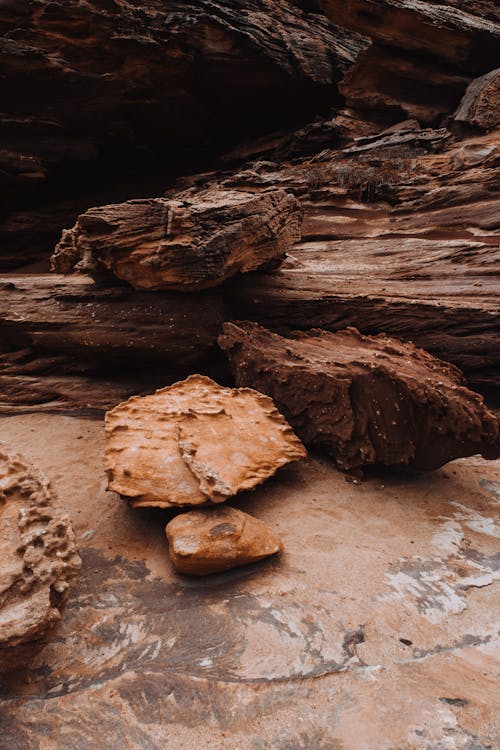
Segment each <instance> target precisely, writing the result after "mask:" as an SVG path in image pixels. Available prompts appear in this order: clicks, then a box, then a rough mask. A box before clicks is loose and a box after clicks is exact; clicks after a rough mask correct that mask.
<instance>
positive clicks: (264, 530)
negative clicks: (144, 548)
mask: <svg viewBox="0 0 500 750" xmlns="http://www.w3.org/2000/svg"><path fill="white" fill-rule="evenodd" d="M165 532H166V534H167V539H168V545H169V546H168V554H169V557H170V560H171V561H172V564H173V566H174V568H175V569H176V570H178V571H179V573H188V574H189V575H194V576H204V575H208V574H209V573H219V572H221V571H223V570H229V569H230V568H234V567H236V566H237V565H246V564H248V563H252V562H258V561H259V560H262V559H264V558H265V557H269V556H270V555H275V554H276V553H277V552H280V551H281V550H282V549H283V544H282V542H281V540H280V539H279V538H278V537H277V536H276V534H275V533H274V532H273V531H272V530H271V529H270V528H269V526H267V525H266V524H265V523H264V522H263V521H260V520H259V519H258V518H254V517H253V516H250V515H249V514H248V513H244V512H243V511H241V510H237V509H236V508H230V507H227V506H224V507H222V508H210V509H208V508H207V509H206V510H193V511H190V512H189V513H182V514H181V515H179V516H176V518H174V519H173V520H172V521H170V522H169V523H168V524H167V526H166V529H165Z"/></svg>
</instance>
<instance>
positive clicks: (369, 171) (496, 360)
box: [224, 122, 500, 389]
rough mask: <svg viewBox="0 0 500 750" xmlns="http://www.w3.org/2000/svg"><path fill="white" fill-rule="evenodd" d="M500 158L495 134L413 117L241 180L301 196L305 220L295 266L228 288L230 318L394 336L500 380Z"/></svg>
mask: <svg viewBox="0 0 500 750" xmlns="http://www.w3.org/2000/svg"><path fill="white" fill-rule="evenodd" d="M499 157H500V151H499V148H498V135H497V134H496V132H492V133H490V134H488V135H480V136H474V137H470V138H467V139H465V140H461V139H457V138H456V137H454V136H452V135H451V134H449V133H447V131H446V130H444V129H439V130H431V129H425V130H420V129H419V128H418V126H416V125H415V123H411V122H407V123H401V125H400V127H399V129H398V130H395V129H391V131H387V130H386V131H384V132H382V133H379V134H378V135H371V136H363V137H361V138H358V139H357V140H356V141H355V143H354V144H353V145H351V146H349V147H348V148H343V149H341V150H338V149H331V150H324V151H322V152H321V153H320V154H318V155H317V156H316V157H315V158H314V159H307V160H306V159H304V160H302V161H301V162H295V163H294V164H284V165H283V164H281V165H276V166H275V168H274V169H269V170H264V169H263V170H261V171H257V170H254V171H253V173H251V172H250V170H246V171H244V172H241V173H240V174H239V175H234V176H233V177H232V178H231V183H232V184H233V185H234V186H238V187H239V188H240V189H245V188H247V186H248V187H249V186H250V185H252V187H253V189H260V190H262V189H265V188H267V187H271V186H274V188H275V187H276V186H277V185H282V186H283V187H284V188H286V189H287V190H290V191H292V192H294V193H295V194H296V195H298V196H299V198H300V200H301V202H302V204H303V205H304V207H305V217H304V221H303V224H302V241H301V243H299V244H297V245H295V246H294V247H293V248H292V250H291V254H292V256H293V261H289V262H286V263H285V264H283V266H282V267H281V268H280V270H279V272H276V273H273V274H266V275H265V276H262V277H260V278H259V279H256V278H252V276H251V275H249V276H247V277H243V278H241V279H238V280H237V282H235V283H233V282H232V281H229V282H228V283H227V284H226V286H225V288H224V296H225V302H226V308H227V310H228V317H229V316H230V317H231V318H232V319H233V320H254V321H256V322H258V323H261V324H262V325H264V326H266V327H268V328H271V329H272V330H275V331H277V332H278V333H284V334H285V335H286V334H287V333H288V332H290V331H291V330H296V329H301V330H307V329H310V328H314V327H318V328H323V329H326V330H329V331H337V330H342V329H343V328H346V327H347V326H355V327H357V328H359V329H360V330H362V331H363V332H364V333H369V334H377V333H387V334H389V335H391V336H395V337H397V338H400V339H403V340H410V341H414V342H415V343H416V344H417V345H418V346H421V347H423V348H425V349H426V350H428V351H429V352H431V353H432V354H435V355H436V356H438V357H441V358H443V359H446V360H449V361H450V362H452V363H453V364H455V365H457V366H458V367H459V368H460V369H461V370H463V372H464V373H465V375H466V377H467V379H468V380H469V382H470V383H471V384H472V385H473V386H474V387H476V388H481V389H482V388H490V387H497V386H498V384H499V383H500V378H499V373H500V318H499V316H498V310H499V307H500V283H499V274H500V240H499V235H498V229H499V228H500V194H499V185H500V179H499V167H500V158H499ZM247 189H248V188H247Z"/></svg>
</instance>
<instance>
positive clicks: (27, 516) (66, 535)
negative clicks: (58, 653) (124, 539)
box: [0, 444, 81, 671]
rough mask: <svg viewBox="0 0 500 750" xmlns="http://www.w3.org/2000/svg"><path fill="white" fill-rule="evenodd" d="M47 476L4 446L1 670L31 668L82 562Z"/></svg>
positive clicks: (0, 474)
mask: <svg viewBox="0 0 500 750" xmlns="http://www.w3.org/2000/svg"><path fill="white" fill-rule="evenodd" d="M53 501H54V497H53V492H52V490H51V489H50V487H49V483H48V481H47V479H46V478H45V476H44V475H43V474H42V473H41V472H40V471H38V470H37V469H36V468H35V467H33V466H31V465H30V464H29V463H28V462H27V461H25V459H24V458H22V457H21V456H18V455H11V454H10V453H9V452H8V449H7V448H6V447H5V446H3V445H1V444H0V548H1V550H2V553H1V556H0V671H6V670H10V669H13V668H16V667H19V666H21V665H23V664H26V663H27V662H28V661H29V660H30V659H31V658H32V656H33V655H34V653H35V652H36V651H37V650H38V649H39V648H41V647H42V646H43V645H44V643H45V641H46V639H47V637H48V635H49V634H50V631H51V630H52V628H53V627H54V626H55V625H56V624H57V623H58V622H59V620H60V619H61V612H62V609H63V606H64V604H65V602H66V599H67V597H68V594H69V590H70V586H71V584H72V583H73V582H74V580H75V578H76V576H77V574H78V571H79V570H80V566H81V560H80V557H79V555H78V551H77V548H76V544H75V534H74V532H73V529H72V527H71V523H70V521H69V519H68V518H67V517H66V516H63V515H60V514H59V513H57V512H56V511H55V510H54V509H53V507H52V505H53Z"/></svg>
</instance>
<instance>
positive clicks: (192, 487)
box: [105, 375, 306, 508]
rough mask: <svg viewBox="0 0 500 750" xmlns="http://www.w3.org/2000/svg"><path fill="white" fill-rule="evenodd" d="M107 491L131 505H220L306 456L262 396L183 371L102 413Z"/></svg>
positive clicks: (277, 413)
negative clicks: (148, 393) (147, 393)
mask: <svg viewBox="0 0 500 750" xmlns="http://www.w3.org/2000/svg"><path fill="white" fill-rule="evenodd" d="M105 425H106V453H105V468H106V471H107V473H108V479H109V484H108V489H110V490H113V491H115V492H118V493H120V495H124V496H125V497H127V498H129V499H130V501H131V504H132V505H133V506H134V507H145V506H156V507H160V508H169V507H176V506H186V505H210V504H212V503H221V502H224V500H227V498H228V497H231V496H232V495H235V494H236V493H237V492H240V491H241V490H250V489H252V488H253V487H255V486H256V485H258V484H260V483H261V482H263V481H264V480H265V479H267V478H268V477H270V476H272V475H273V474H274V473H275V472H276V471H277V469H279V468H280V467H281V466H284V465H285V464H287V463H289V462H290V461H296V460H298V459H300V458H303V457H304V456H305V455H306V451H305V448H304V447H303V445H302V443H301V442H300V440H299V439H298V438H297V437H296V436H295V434H294V433H293V430H292V429H291V427H290V426H289V425H288V424H287V423H286V422H285V420H284V419H283V417H282V416H281V414H279V412H278V411H277V410H276V408H275V406H274V404H273V402H272V401H271V399H270V398H268V397H267V396H264V395H262V394H261V393H257V392H256V391H253V390H251V389H249V388H241V389H234V388H223V387H222V386H220V385H218V384H217V383H215V382H214V381H213V380H211V379H210V378H207V377H205V376H203V375H191V376H190V377H189V378H187V379H186V380H183V381H182V382H180V383H174V385H171V386H169V387H167V388H162V389H160V390H158V391H156V393H153V394H152V395H151V396H144V397H142V398H140V397H137V396H134V397H132V398H130V399H129V400H128V401H125V402H124V403H123V404H119V405H118V406H117V407H115V408H114V409H112V411H110V412H108V413H107V414H106V420H105Z"/></svg>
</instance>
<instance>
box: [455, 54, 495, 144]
mask: <svg viewBox="0 0 500 750" xmlns="http://www.w3.org/2000/svg"><path fill="white" fill-rule="evenodd" d="M454 119H455V120H456V122H463V123H467V124H468V125H472V126H474V127H477V128H480V129H481V130H493V129H494V128H496V127H498V126H499V125H500V68H497V69H496V70H491V71H490V72H489V73H486V74H485V75H484V76H481V77H480V78H476V79H475V80H474V81H472V83H471V84H470V85H469V86H468V87H467V91H466V92H465V94H464V96H463V99H462V101H461V102H460V104H459V106H458V108H457V111H456V112H455V114H454Z"/></svg>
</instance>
